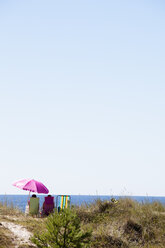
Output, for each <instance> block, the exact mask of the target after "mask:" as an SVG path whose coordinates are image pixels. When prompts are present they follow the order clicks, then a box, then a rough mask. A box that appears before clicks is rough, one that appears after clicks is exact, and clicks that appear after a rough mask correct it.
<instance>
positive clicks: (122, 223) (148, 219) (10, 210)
mask: <svg viewBox="0 0 165 248" xmlns="http://www.w3.org/2000/svg"><path fill="white" fill-rule="evenodd" d="M0 223H1V224H0V248H10V247H11V248H12V247H16V242H17V241H18V240H17V241H16V240H15V236H14V235H13V233H12V231H11V230H10V229H8V228H6V227H5V226H4V225H3V223H12V224H15V225H20V226H22V227H24V228H26V230H27V231H29V232H30V233H32V236H31V242H29V243H24V244H22V243H21V242H20V246H18V242H17V247H19V248H23V247H24V248H25V247H27V248H30V247H35V246H34V245H36V247H60V246H55V245H52V244H50V243H49V244H47V243H45V246H41V244H40V243H39V241H38V240H40V239H41V238H42V237H43V235H44V239H45V240H46V242H47V240H48V239H49V240H50V239H51V238H52V237H53V240H56V238H57V236H58V237H60V240H61V242H63V235H64V233H65V234H66V233H67V235H68V236H66V239H68V240H69V242H71V243H70V244H69V246H64V244H63V243H61V247H65V248H67V247H91V248H106V247H107V248H108V247H112V248H117V247H119V248H120V247H121V248H138V247H141V248H158V247H159V248H160V247H165V245H164V244H165V206H164V205H163V204H161V203H159V202H153V203H148V202H145V203H138V202H136V201H133V200H131V199H129V198H128V199H127V198H122V199H120V200H119V201H118V202H117V203H113V202H111V201H101V200H98V201H96V202H95V203H93V204H90V205H83V206H79V207H78V206H73V207H72V208H71V209H69V210H67V211H66V212H65V211H64V212H61V213H59V214H58V213H55V214H54V215H51V216H49V217H47V218H33V217H31V216H24V214H23V213H22V212H21V211H19V210H18V209H15V208H14V207H13V206H11V207H7V206H5V205H0ZM66 223H69V224H68V226H67V228H64V227H66ZM55 226H56V227H57V228H56V227H55ZM69 233H70V234H71V235H70V236H69ZM59 234H60V236H59ZM48 237H49V238H48ZM78 237H79V241H77V240H78ZM37 242H38V243H37ZM76 242H77V243H76ZM54 244H55V242H54ZM71 244H73V246H72V245H71ZM46 245H47V246H46ZM76 245H77V246H76Z"/></svg>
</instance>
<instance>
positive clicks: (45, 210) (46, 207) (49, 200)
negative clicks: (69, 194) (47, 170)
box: [42, 195, 54, 216]
mask: <svg viewBox="0 0 165 248" xmlns="http://www.w3.org/2000/svg"><path fill="white" fill-rule="evenodd" d="M53 210H54V197H53V196H51V195H48V196H47V197H45V201H44V203H43V207H42V216H44V215H46V216H48V215H49V214H50V213H53Z"/></svg>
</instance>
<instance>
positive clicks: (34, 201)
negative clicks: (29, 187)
mask: <svg viewBox="0 0 165 248" xmlns="http://www.w3.org/2000/svg"><path fill="white" fill-rule="evenodd" d="M29 213H30V214H31V215H36V216H37V215H38V213H39V198H38V197H37V196H36V195H35V194H33V195H32V196H31V198H30V201H29Z"/></svg>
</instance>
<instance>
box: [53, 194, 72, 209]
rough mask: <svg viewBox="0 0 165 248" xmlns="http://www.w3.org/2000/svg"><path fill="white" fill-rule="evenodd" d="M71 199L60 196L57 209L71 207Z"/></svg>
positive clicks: (68, 196)
mask: <svg viewBox="0 0 165 248" xmlns="http://www.w3.org/2000/svg"><path fill="white" fill-rule="evenodd" d="M70 200H71V197H70V195H58V196H57V204H56V205H57V206H56V207H57V209H59V208H60V209H64V208H67V207H68V206H69V205H70Z"/></svg>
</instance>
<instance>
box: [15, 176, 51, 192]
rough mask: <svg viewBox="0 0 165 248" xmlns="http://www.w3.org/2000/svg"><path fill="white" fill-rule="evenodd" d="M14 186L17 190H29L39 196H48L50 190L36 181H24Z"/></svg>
mask: <svg viewBox="0 0 165 248" xmlns="http://www.w3.org/2000/svg"><path fill="white" fill-rule="evenodd" d="M13 186H16V187H17V188H20V189H23V190H28V191H29V193H30V192H36V193H39V194H48V193H49V190H48V189H47V188H46V187H45V185H44V184H43V183H41V182H38V181H36V180H34V179H23V180H19V181H17V182H15V183H13Z"/></svg>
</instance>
